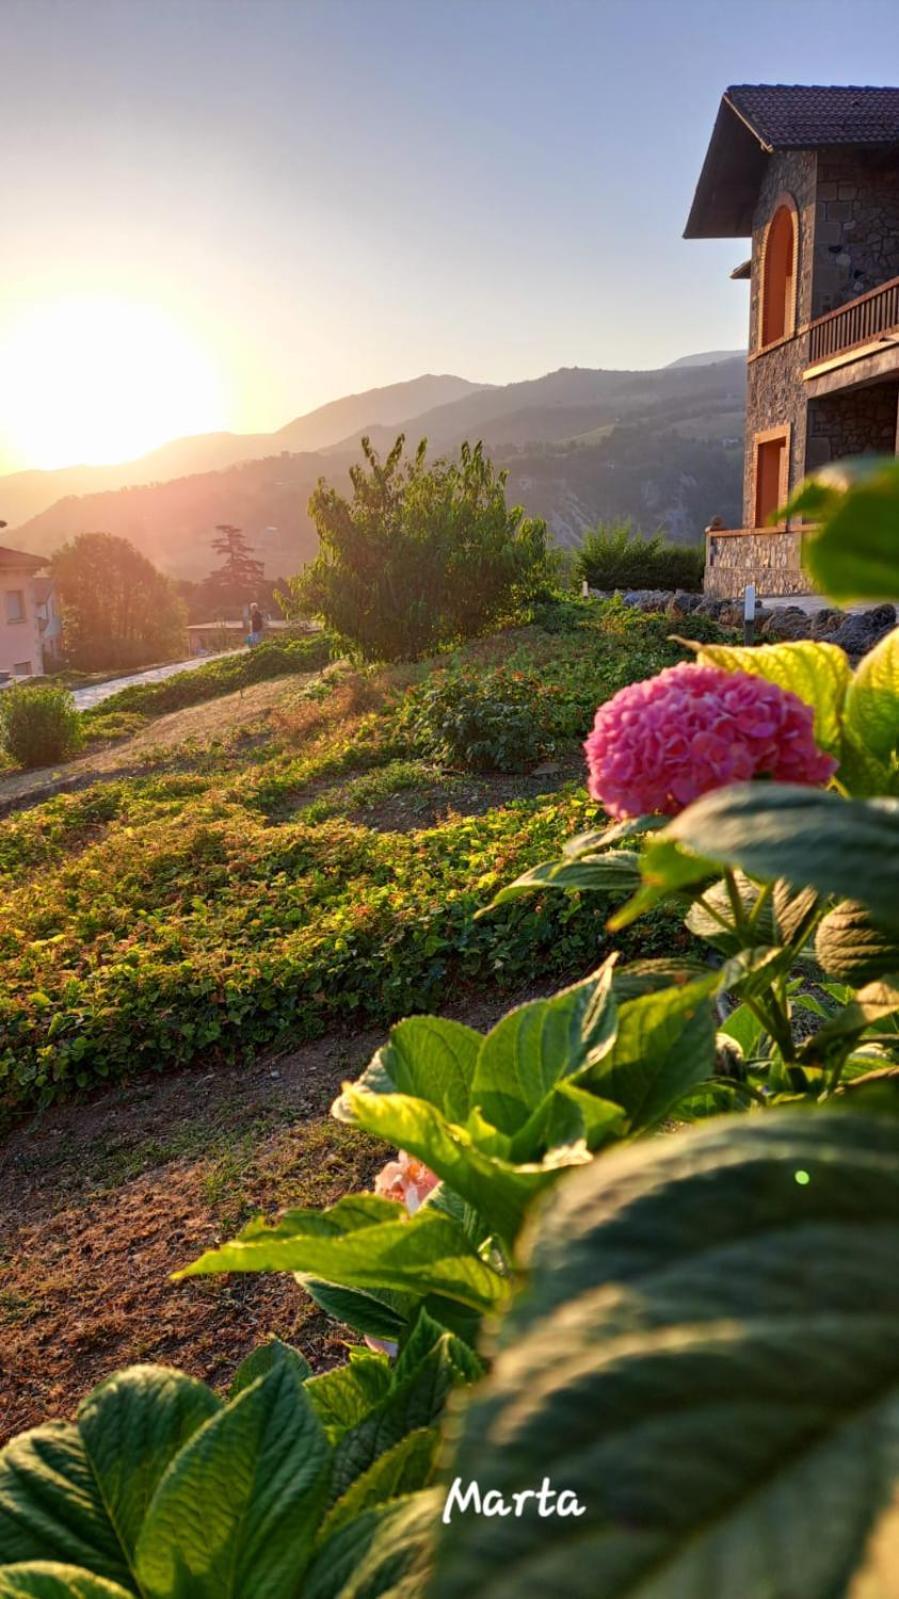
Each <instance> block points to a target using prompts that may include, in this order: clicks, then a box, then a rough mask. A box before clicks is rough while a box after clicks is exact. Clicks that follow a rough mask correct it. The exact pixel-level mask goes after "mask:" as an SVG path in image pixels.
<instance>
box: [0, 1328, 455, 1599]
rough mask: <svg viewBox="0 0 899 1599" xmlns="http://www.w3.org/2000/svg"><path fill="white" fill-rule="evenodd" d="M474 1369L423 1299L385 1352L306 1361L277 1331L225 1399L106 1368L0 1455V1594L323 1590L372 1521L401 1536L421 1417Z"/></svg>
mask: <svg viewBox="0 0 899 1599" xmlns="http://www.w3.org/2000/svg"><path fill="white" fill-rule="evenodd" d="M478 1369H479V1367H478V1362H477V1360H476V1358H475V1356H474V1355H473V1354H472V1352H471V1351H470V1350H469V1349H467V1348H466V1347H465V1346H464V1345H462V1344H461V1343H460V1342H459V1340H458V1339H455V1338H453V1336H452V1335H451V1334H449V1333H447V1332H445V1331H444V1330H443V1329H442V1328H441V1327H439V1326H438V1325H436V1324H435V1323H433V1322H432V1321H431V1320H430V1319H429V1318H428V1317H427V1316H424V1315H422V1316H421V1317H420V1318H419V1319H418V1321H417V1323H416V1325H415V1327H414V1328H413V1329H412V1332H411V1333H410V1336H409V1339H408V1341H407V1343H406V1346H405V1348H404V1350H403V1352H402V1354H401V1356H400V1359H399V1360H398V1361H397V1363H396V1365H395V1366H393V1367H391V1366H390V1364H389V1363H388V1361H387V1360H386V1359H385V1358H384V1356H383V1355H377V1354H373V1353H371V1352H369V1351H367V1350H364V1349H355V1350H352V1351H351V1352H350V1362H349V1364H348V1365H347V1366H346V1367H344V1368H343V1369H342V1370H340V1371H336V1372H330V1373H326V1374H325V1375H324V1376H321V1377H313V1376H311V1375H310V1370H309V1367H308V1365H307V1364H306V1362H305V1361H304V1360H303V1358H302V1356H301V1355H299V1354H298V1352H297V1351H295V1350H294V1349H292V1348H290V1346H288V1345H285V1344H282V1343H279V1342H278V1341H277V1340H273V1341H272V1342H271V1343H269V1344H267V1345H263V1346H262V1347H261V1349H259V1350H257V1351H256V1352H255V1353H254V1354H253V1355H252V1356H250V1358H249V1359H248V1360H247V1361H246V1362H245V1364H244V1366H243V1367H241V1368H240V1370H239V1371H238V1372H237V1374H236V1377H235V1379H234V1382H233V1384H232V1388H231V1392H230V1394H229V1396H228V1397H227V1398H226V1399H224V1400H222V1399H220V1398H218V1397H217V1396H216V1395H215V1394H214V1393H213V1392H212V1391H211V1390H210V1389H209V1388H206V1387H204V1386H203V1384H202V1383H199V1382H196V1381H195V1380H194V1379H193V1378H191V1377H187V1376H184V1375H182V1374H181V1373H179V1372H176V1371H170V1370H168V1369H166V1368H165V1367H161V1366H134V1367H131V1368H129V1369H128V1370H126V1371H123V1372H119V1373H118V1374H117V1375H116V1376H114V1377H112V1378H110V1379H109V1380H108V1381H106V1382H104V1383H101V1385H100V1386H99V1387H98V1388H95V1389H94V1390H93V1392H92V1393H91V1394H89V1395H88V1396H87V1398H86V1399H85V1400H84V1401H83V1403H82V1405H81V1407H80V1409H79V1412H78V1418H77V1421H76V1422H74V1423H57V1422H51V1423H49V1424H48V1425H47V1426H44V1427H38V1428H36V1429H35V1430H33V1431H32V1432H30V1433H26V1434H24V1435H23V1436H22V1437H21V1438H19V1439H16V1440H15V1441H14V1442H13V1443H12V1444H10V1445H9V1446H8V1447H7V1448H6V1449H5V1450H4V1451H3V1453H2V1455H0V1594H3V1595H6V1594H31V1595H41V1594H43V1595H56V1594H59V1595H63V1594H72V1593H74V1594H76V1595H83V1596H84V1599H115V1596H121V1595H123V1594H139V1595H141V1596H142V1599H229V1596H231V1599H244V1596H245V1595H247V1594H250V1593H253V1594H258V1595H260V1596H261V1595H266V1596H268V1599H278V1596H284V1599H294V1596H295V1595H296V1594H297V1593H298V1591H299V1590H298V1587H297V1584H298V1583H299V1582H300V1581H301V1580H302V1583H303V1592H304V1593H317V1594H319V1595H320V1599H325V1596H327V1595H336V1594H337V1592H338V1590H339V1588H340V1587H341V1586H342V1577H343V1575H344V1574H345V1571H344V1568H345V1566H346V1562H347V1552H348V1551H349V1552H351V1557H352V1560H353V1561H354V1562H355V1561H356V1560H359V1559H361V1558H362V1556H363V1554H365V1553H366V1552H370V1551H371V1550H372V1548H373V1546H374V1545H375V1543H376V1541H377V1539H378V1536H379V1533H380V1532H381V1530H382V1529H385V1528H386V1529H390V1530H391V1532H392V1537H391V1543H392V1545H393V1546H394V1547H395V1546H396V1523H395V1520H394V1518H395V1516H396V1514H397V1512H400V1513H402V1511H403V1509H404V1508H405V1506H406V1504H407V1503H408V1495H409V1494H410V1492H411V1491H413V1490H420V1489H422V1488H423V1487H424V1486H425V1484H427V1482H428V1481H429V1479H430V1477H431V1476H432V1473H433V1466H434V1453H435V1445H436V1442H437V1434H436V1432H435V1431H434V1429H433V1423H434V1421H435V1420H436V1419H437V1417H438V1415H439V1413H440V1410H441V1409H442V1406H443V1403H444V1401H445V1399H446V1397H447V1395H448V1393H449V1392H450V1390H451V1389H452V1388H453V1387H454V1386H455V1385H456V1384H457V1383H458V1382H460V1381H462V1380H464V1379H469V1380H470V1379H471V1378H472V1377H474V1376H475V1375H476V1374H477V1372H478ZM91 1575H92V1576H93V1577H94V1578H95V1579H96V1581H95V1582H94V1583H91V1582H90V1581H89V1577H90V1576H91ZM376 1591H380V1590H376Z"/></svg>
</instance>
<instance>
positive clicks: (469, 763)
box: [397, 667, 553, 772]
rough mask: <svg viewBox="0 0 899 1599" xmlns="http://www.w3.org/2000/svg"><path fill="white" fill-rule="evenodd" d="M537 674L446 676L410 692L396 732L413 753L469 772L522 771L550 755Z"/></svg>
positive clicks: (499, 670) (497, 671)
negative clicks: (409, 743) (407, 741)
mask: <svg viewBox="0 0 899 1599" xmlns="http://www.w3.org/2000/svg"><path fill="white" fill-rule="evenodd" d="M546 697H547V696H546V695H545V694H544V687H543V679H542V678H541V677H540V676H539V675H537V674H536V673H530V672H516V671H512V670H510V669H509V668H508V667H496V668H495V669H494V670H493V671H491V672H471V671H469V672H465V673H462V672H445V673H440V674H435V675H434V676H432V677H429V678H428V679H427V680H426V681H425V682H424V683H422V684H421V685H420V686H419V687H417V688H414V689H410V690H409V692H408V693H407V694H406V695H405V697H404V699H403V703H402V706H401V707H400V711H399V715H398V717H397V727H398V729H399V731H400V732H401V734H402V735H404V736H405V737H406V738H408V739H409V740H410V742H411V744H412V746H413V748H414V749H416V750H418V751H420V752H421V754H423V755H425V756H429V757H430V758H432V759H434V760H438V761H442V762H444V763H445V764H446V765H448V766H461V767H464V768H466V769H467V770H469V771H473V772H482V771H483V772H522V771H527V769H528V768H529V767H531V766H534V765H536V763H537V762H538V761H539V760H542V759H543V758H544V757H545V756H546V755H549V754H551V753H552V749H553V735H552V732H551V729H550V726H549V725H548V723H549V718H548V717H547V716H546V715H545V714H541V712H543V711H544V706H543V704H542V703H541V702H542V701H543V700H544V699H545V698H546Z"/></svg>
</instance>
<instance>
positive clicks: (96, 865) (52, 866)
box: [0, 605, 684, 1104]
mask: <svg viewBox="0 0 899 1599" xmlns="http://www.w3.org/2000/svg"><path fill="white" fill-rule="evenodd" d="M574 623H575V625H574V627H573V628H572V629H571V631H570V632H568V633H567V634H565V635H556V634H549V633H544V632H543V631H542V630H541V629H537V628H529V629H526V630H523V631H522V630H519V631H513V632H511V633H509V634H508V635H499V636H498V638H497V640H496V641H493V642H492V641H489V640H488V641H483V643H482V644H479V645H475V646H471V649H472V651H474V652H475V653H473V654H472V655H471V656H469V658H468V659H467V660H466V658H465V657H464V656H459V657H458V658H456V659H455V660H453V659H452V658H449V657H447V661H448V665H447V667H445V668H444V666H443V665H442V662H441V659H440V658H438V660H437V661H436V662H434V663H432V665H431V667H430V668H423V667H421V668H409V669H400V670H399V672H398V675H397V678H396V681H388V680H387V679H383V681H379V679H378V674H377V673H372V674H368V675H366V674H359V673H349V672H343V673H341V672H337V673H335V672H334V671H333V670H332V671H330V672H329V673H327V674H326V675H325V676H324V677H323V678H322V679H320V680H313V681H312V682H311V683H310V684H309V685H308V687H307V688H306V689H305V690H303V691H302V692H301V693H300V694H299V695H298V696H297V698H296V699H295V700H294V702H293V708H292V710H291V711H290V712H289V713H286V712H282V713H278V715H277V716H276V717H275V719H274V722H273V726H272V728H271V729H270V730H269V732H268V734H267V735H266V738H265V739H264V740H263V741H262V742H261V743H259V744H255V745H252V746H251V747H249V748H246V747H245V746H244V744H242V743H241V742H237V743H235V744H234V745H233V746H223V747H221V748H220V749H219V750H217V751H212V750H210V751H207V752H206V753H205V754H203V755H202V756H200V755H199V754H198V755H196V756H194V757H193V758H192V765H193V768H194V769H193V770H190V771H174V770H173V771H171V772H169V773H164V772H163V773H160V772H159V771H158V770H150V771H148V772H147V775H146V776H137V777H126V778H120V779H118V780H117V781H116V782H114V783H112V784H105V783H104V784H100V785H96V786H95V787H92V788H88V789H86V790H85V791H83V792H81V793H78V794H74V795H70V796H68V795H67V796H61V797H58V798H55V799H51V800H49V801H47V802H45V803H44V804H43V805H40V806H37V807H35V808H33V809H31V810H28V811H24V812H22V813H21V815H19V816H13V817H11V818H10V819H8V820H7V821H5V822H3V823H2V824H0V884H2V885H3V888H2V894H3V916H2V928H3V930H2V932H0V971H2V976H3V985H4V987H3V997H2V999H0V1080H2V1084H3V1092H4V1095H5V1097H6V1101H7V1104H11V1103H19V1104H23V1103H28V1102H33V1101H34V1100H35V1099H37V1100H39V1101H40V1100H46V1099H48V1098H52V1097H54V1096H56V1095H58V1094H60V1093H65V1092H70V1091H72V1090H73V1089H76V1088H86V1087H88V1086H90V1085H92V1084H96V1083H100V1082H103V1081H106V1080H109V1079H115V1078H116V1077H118V1076H120V1075H122V1074H124V1073H130V1072H133V1071H134V1070H139V1069H141V1068H142V1067H151V1068H154V1069H160V1068H162V1067H165V1066H174V1065H178V1064H182V1063H187V1062H189V1061H192V1060H194V1059H196V1058H197V1057H198V1055H201V1054H202V1053H203V1052H206V1053H208V1054H209V1055H210V1056H211V1057H213V1058H231V1057H233V1056H234V1055H235V1054H236V1055H239V1056H246V1055H248V1054H249V1053H250V1052H251V1051H252V1050H254V1049H258V1048H259V1047H260V1046H261V1045H263V1044H265V1043H267V1042H270V1041H273V1040H275V1039H278V1038H279V1037H281V1036H284V1035H289V1036H291V1037H293V1038H295V1039H302V1038H305V1037H311V1036H315V1035H316V1034H317V1033H319V1032H320V1031H321V1030H322V1029H323V1028H324V1027H325V1026H327V1025H330V1024H333V1023H334V1022H337V1021H358V1022H360V1024H364V1023H365V1022H367V1021H371V1020H378V1021H382V1022H389V1021H391V1020H393V1019H395V1018H396V1017H398V1016H400V1015H402V1014H404V1013H405V1012H407V1011H410V1010H413V1009H416V1008H422V1007H423V1006H427V1005H429V1004H431V1003H433V1002H434V1000H435V998H436V996H437V995H439V994H440V993H441V992H442V991H445V989H446V987H447V985H448V984H450V983H459V982H463V983H464V982H475V981H483V980H484V976H485V975H487V976H488V977H489V980H490V981H491V982H494V981H495V982H499V983H500V984H505V985H507V986H514V985H515V984H517V983H520V982H522V981H527V980H529V978H530V977H532V976H533V974H534V973H535V972H538V971H539V972H541V973H542V971H543V970H544V969H555V970H556V971H558V972H560V973H561V972H563V971H565V970H570V969H571V968H572V967H573V968H575V969H577V968H578V967H580V968H581V969H586V968H587V967H588V966H589V965H590V964H591V961H592V959H593V957H594V956H595V954H596V951H597V949H598V948H599V947H600V945H601V942H602V932H601V913H600V912H597V911H596V910H595V909H593V908H591V907H589V906H579V905H576V904H569V903H563V902H558V901H555V902H548V903H547V905H546V906H543V907H536V906H532V907H527V908H522V907H516V908H515V909H514V911H512V912H510V913H508V914H507V915H506V917H505V919H504V920H501V921H498V922H496V923H493V924H490V925H488V924H486V923H484V924H480V923H473V921H472V917H473V914H474V912H475V911H476V910H477V909H478V908H479V907H480V906H482V905H483V904H485V903H486V902H487V900H489V897H490V895H491V893H492V890H493V888H494V886H495V885H496V884H497V882H498V881H499V877H500V874H504V875H512V876H514V875H515V874H516V873H517V872H518V871H520V870H523V869H524V868H525V866H527V865H528V864H531V863H536V861H537V860H539V859H540V858H541V856H542V855H543V854H545V853H546V852H547V850H548V849H551V848H552V847H553V845H554V844H555V843H557V842H558V843H561V841H562V840H563V839H564V837H565V836H566V835H567V834H569V833H572V832H576V831H578V830H580V829H581V828H582V827H583V826H584V825H585V824H586V822H587V820H588V819H589V817H590V816H591V815H592V814H593V812H592V807H591V806H590V803H589V801H588V799H587V796H586V794H585V792H584V790H583V788H582V787H581V786H580V784H576V783H568V784H566V782H565V779H566V776H567V769H565V768H563V767H562V768H560V770H559V771H558V772H557V773H556V774H555V776H552V774H550V780H549V783H548V784H546V783H544V787H548V789H549V790H550V792H543V793H542V794H541V793H539V792H535V791H534V789H533V787H528V786H525V787H524V789H523V791H522V793H521V796H520V797H519V798H517V799H516V798H514V797H513V796H512V795H505V794H504V795H503V803H502V804H500V805H498V806H497V807H495V808H493V809H491V808H490V805H489V790H488V791H487V801H488V803H487V804H486V807H485V806H483V805H479V806H478V809H485V808H486V811H487V814H486V815H485V816H483V817H482V818H480V819H475V818H474V817H465V816H462V815H459V816H457V817H455V818H453V817H452V816H451V815H449V816H448V815H446V812H447V811H448V810H451V808H452V804H453V800H454V797H455V798H456V801H457V803H458V802H459V791H458V787H454V784H453V781H452V774H451V773H449V774H448V773H447V770H446V767H447V765H449V766H452V764H453V760H452V759H450V757H453V756H454V752H453V751H452V750H447V751H445V752H443V756H444V758H443V761H441V760H439V759H438V758H437V757H436V756H435V755H434V753H433V752H432V753H431V755H430V756H429V758H428V760H427V761H425V762H422V760H421V751H422V745H421V742H420V736H419V733H418V731H417V712H410V710H409V708H408V707H409V704H410V702H414V703H415V704H418V703H419V702H418V699H417V698H416V696H421V695H424V697H425V701H426V702H427V696H428V694H429V692H430V691H429V689H428V685H429V683H433V682H435V681H437V682H442V681H444V680H450V679H452V680H455V677H456V675H457V674H461V676H462V677H463V678H464V679H465V680H466V681H477V680H479V679H481V678H482V677H483V676H484V669H485V666H486V663H487V662H488V661H491V659H493V660H496V659H497V657H500V658H501V657H502V656H503V655H504V656H505V659H506V660H507V662H509V663H511V664H510V665H508V666H506V667H503V666H502V664H501V659H500V661H499V662H498V663H497V664H496V665H493V666H487V667H486V671H487V676H488V677H489V675H490V672H491V671H494V672H499V673H500V674H501V680H502V681H504V682H506V683H507V684H508V683H514V682H515V681H516V680H517V675H518V674H519V673H522V674H523V675H524V676H525V678H526V680H528V681H531V680H533V679H534V678H535V677H536V676H537V675H538V674H539V675H540V676H541V677H542V680H543V682H544V685H545V695H544V700H545V704H546V706H547V707H548V708H549V710H548V712H547V714H550V713H551V718H552V720H551V723H548V724H547V725H548V727H549V728H550V735H551V738H552V741H553V748H554V749H556V750H557V751H558V749H559V748H560V747H561V746H562V745H563V744H565V741H566V739H567V746H566V747H567V748H569V749H576V746H577V740H578V737H579V736H580V735H581V734H582V733H583V731H584V730H585V728H586V725H587V721H588V716H589V708H590V707H592V706H594V705H595V704H596V701H597V699H598V698H599V699H601V698H604V697H606V696H607V695H608V694H609V693H610V692H613V691H614V689H616V688H617V687H618V686H619V685H620V684H621V683H622V682H623V681H627V680H628V679H630V678H633V677H639V676H641V675H643V673H644V672H645V671H646V670H647V669H649V670H652V669H653V668H654V667H658V666H660V665H662V664H664V663H666V662H669V661H673V660H676V659H678V658H679V657H682V656H683V654H684V650H683V648H682V647H681V646H679V645H677V644H674V643H672V642H671V641H670V640H669V638H668V636H667V624H665V623H664V621H660V620H658V619H653V620H652V621H650V622H648V623H647V624H646V625H645V626H643V625H641V622H640V619H639V618H637V617H635V616H634V615H633V613H631V612H628V611H627V610H626V609H625V608H624V607H617V606H614V605H607V606H603V605H579V606H578V607H577V612H576V616H575V618H574ZM326 649H327V644H326V642H325V641H324V640H323V639H322V637H321V636H320V635H316V636H315V637H313V638H312V639H310V640H308V641H305V642H299V643H296V644H290V645H285V646H282V645H280V644H278V645H271V646H263V647H262V648H260V649H259V650H258V651H254V652H252V653H251V652H247V654H246V655H241V656H238V657H236V665H234V666H232V659H231V658H230V657H229V658H227V660H225V661H223V662H218V663H214V664H213V665H210V666H209V667H207V668H200V669H199V670H198V671H197V672H195V673H188V674H185V677H184V679H183V680H179V679H171V680H168V681H167V682H165V683H162V684H158V685H138V686H136V687H135V688H134V689H129V690H126V691H124V696H127V698H128V703H132V702H133V703H135V704H140V705H143V706H144V707H147V706H148V705H150V706H154V707H155V706H158V702H159V698H160V693H159V692H158V691H161V693H162V695H164V696H165V698H164V703H165V704H170V703H171V698H170V697H173V698H174V699H175V701H176V702H177V698H178V697H179V696H180V694H181V693H182V692H186V693H187V694H189V695H191V696H193V695H194V694H195V693H196V692H197V686H196V684H195V679H196V678H200V679H201V680H202V681H201V690H202V692H203V693H204V694H208V692H209V688H210V682H209V681H208V679H212V684H211V686H213V687H214V688H216V690H218V688H219V684H220V681H221V678H222V674H223V672H227V674H228V676H227V678H226V681H230V682H232V683H233V673H234V672H236V671H244V670H245V669H246V665H247V664H252V663H255V662H256V661H257V660H262V661H263V663H264V671H265V672H266V673H267V672H268V671H269V670H272V669H273V663H274V664H277V662H278V661H282V662H283V661H284V660H286V661H287V662H288V664H289V666H290V667H291V668H292V667H293V665H294V664H295V662H296V661H302V662H303V663H304V664H305V665H307V666H308V664H309V661H310V658H311V659H314V658H315V656H314V653H313V652H315V651H325V650H326ZM266 650H268V651H269V652H270V654H269V656H268V659H267V660H266V653H265V652H266ZM254 669H255V668H254ZM407 670H408V672H409V673H411V676H412V678H413V681H412V682H411V683H410V681H409V678H408V676H405V677H404V673H405V672H406V671H407ZM503 674H505V675H504V676H503ZM416 676H418V677H419V678H420V682H419V683H418V685H416V682H415V681H414V679H415V677H416ZM172 685H174V687H173V686H172ZM124 696H116V697H115V698H114V700H111V701H107V702H106V704H105V705H104V706H103V707H100V710H101V711H105V712H106V714H107V715H110V714H112V715H121V714H137V713H136V712H133V711H132V712H126V711H125V709H124V708H123V709H120V710H119V709H116V710H113V711H111V712H110V711H108V709H107V707H108V706H110V705H113V706H116V705H118V703H119V702H120V701H121V699H122V698H123V697H124ZM279 717H280V720H279ZM85 720H86V719H85ZM563 734H564V735H565V737H564V738H563ZM455 753H458V752H455ZM463 754H464V752H463ZM462 764H463V765H465V764H466V763H465V761H464V760H463V762H462ZM479 764H480V763H479ZM485 764H486V765H487V766H492V769H493V770H497V769H498V770H500V771H501V770H502V769H503V766H504V761H503V758H502V753H501V752H499V751H494V752H493V753H492V755H491V756H490V759H488V760H487V761H486V763H485ZM422 788H424V789H426V790H428V791H429V792H430V794H431V796H432V799H433V801H434V803H435V805H436V808H437V809H438V811H439V808H440V805H441V804H442V805H443V815H442V817H440V819H439V821H438V825H437V826H435V827H431V828H428V827H424V828H411V829H409V830H407V831H404V832H401V833H400V832H396V831H394V830H391V829H390V828H387V829H385V830H381V829H379V828H372V827H370V826H366V825H364V824H365V823H366V821H367V820H368V819H369V818H370V815H371V811H372V809H373V808H375V807H377V806H378V805H380V804H383V803H384V801H385V800H386V799H387V798H389V796H391V795H397V794H401V793H403V792H410V791H413V792H414V791H417V790H421V789H422ZM348 812H349V813H351V814H352V815H353V816H354V818H355V819H354V820H353V821H348V820H347V813H348ZM644 937H645V935H644V934H643V933H641V938H644ZM670 937H671V929H670V918H669V917H668V915H667V913H664V914H663V916H662V918H661V919H660V921H659V923H658V925H657V926H656V927H655V928H654V929H653V932H652V935H651V942H653V941H654V944H656V945H658V947H660V948H661V947H663V946H664V944H665V943H666V941H667V940H669V939H670Z"/></svg>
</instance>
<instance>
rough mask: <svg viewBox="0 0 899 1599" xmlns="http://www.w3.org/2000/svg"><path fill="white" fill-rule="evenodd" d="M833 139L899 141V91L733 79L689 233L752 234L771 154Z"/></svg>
mask: <svg viewBox="0 0 899 1599" xmlns="http://www.w3.org/2000/svg"><path fill="white" fill-rule="evenodd" d="M834 144H836V145H862V146H868V147H871V146H877V145H881V146H883V145H886V146H891V145H899V89H871V88H835V87H826V86H824V85H820V84H801V83H736V84H733V85H732V87H731V88H729V89H727V90H725V92H724V95H723V96H722V99H721V104H720V105H719V107H718V116H717V118H716V120H715V126H714V129H713V131H712V137H711V141H710V143H709V148H708V150H707V152H706V157H705V161H704V162H703V166H702V171H701V173H700V174H699V182H698V184H697V185H696V194H695V196H694V198H693V205H692V208H691V210H690V216H689V219H688V221H687V226H686V229H685V234H684V236H685V238H688V239H738V238H746V237H748V235H749V234H750V233H751V232H752V218H753V213H754V211H755V206H756V201H757V199H758V193H759V188H760V186H761V184H762V180H763V178H764V175H765V170H766V167H767V164H768V161H769V159H770V156H771V152H772V151H773V150H817V149H821V148H822V147H824V146H827V145H834Z"/></svg>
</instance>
